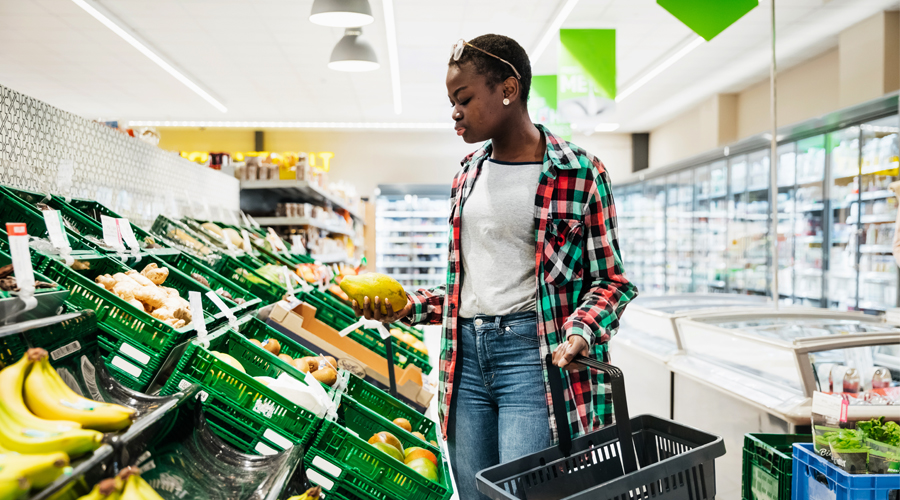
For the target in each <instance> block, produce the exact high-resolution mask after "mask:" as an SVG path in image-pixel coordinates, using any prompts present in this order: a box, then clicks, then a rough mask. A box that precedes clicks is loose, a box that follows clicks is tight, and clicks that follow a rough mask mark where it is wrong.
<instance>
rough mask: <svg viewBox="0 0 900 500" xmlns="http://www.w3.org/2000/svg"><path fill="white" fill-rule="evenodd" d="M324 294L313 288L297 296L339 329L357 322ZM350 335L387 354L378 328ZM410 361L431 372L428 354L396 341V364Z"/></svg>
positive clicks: (357, 340) (317, 314)
mask: <svg viewBox="0 0 900 500" xmlns="http://www.w3.org/2000/svg"><path fill="white" fill-rule="evenodd" d="M323 295H324V294H323V293H322V292H319V291H318V290H313V291H312V292H310V293H302V292H301V293H298V294H297V298H298V299H300V300H302V301H304V302H308V303H309V304H310V305H312V306H313V307H315V308H316V319H318V320H319V321H321V322H323V323H325V324H327V325H329V326H331V327H333V328H335V329H336V330H338V331H340V330H343V329H344V328H347V327H348V326H350V325H352V324H354V323H356V321H357V318H355V317H354V316H353V315H347V314H344V313H343V312H341V311H339V310H335V309H334V308H333V307H331V305H330V304H329V303H328V302H327V301H325V300H324V299H323V298H322V297H323ZM348 337H350V338H351V339H353V340H354V341H356V342H358V343H359V344H360V345H362V346H363V347H365V348H366V349H369V350H370V351H372V352H374V353H376V354H378V355H379V356H381V357H383V358H385V357H386V356H387V350H386V348H385V346H384V339H382V338H381V335H380V334H379V333H378V331H377V330H368V329H364V328H357V329H356V330H354V331H352V332H350V333H349V334H348ZM410 363H411V364H413V365H415V366H417V367H419V369H421V370H422V373H423V374H425V375H428V374H429V373H431V370H432V366H431V362H430V361H429V360H428V358H427V357H426V356H423V355H422V354H420V353H419V352H418V351H414V350H412V349H407V348H406V347H404V346H402V345H399V343H398V342H395V343H394V364H395V365H396V366H398V367H400V368H406V367H407V366H409V364H410Z"/></svg>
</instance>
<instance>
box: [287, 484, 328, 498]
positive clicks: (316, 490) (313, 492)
mask: <svg viewBox="0 0 900 500" xmlns="http://www.w3.org/2000/svg"><path fill="white" fill-rule="evenodd" d="M321 494H322V488H320V487H318V486H316V487H313V488H310V489H308V490H306V493H304V494H302V495H297V496H293V497H291V498H288V500H319V495H321Z"/></svg>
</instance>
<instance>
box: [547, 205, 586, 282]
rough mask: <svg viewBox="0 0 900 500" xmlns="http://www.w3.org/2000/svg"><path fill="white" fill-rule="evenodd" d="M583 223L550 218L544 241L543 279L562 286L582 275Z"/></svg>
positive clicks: (578, 278)
mask: <svg viewBox="0 0 900 500" xmlns="http://www.w3.org/2000/svg"><path fill="white" fill-rule="evenodd" d="M583 248H584V224H583V223H582V222H581V221H580V220H575V219H550V222H549V223H548V224H547V231H546V236H545V241H544V255H543V256H542V263H543V268H544V281H546V282H547V283H549V284H551V285H554V286H556V287H564V286H566V285H568V284H569V283H571V282H572V281H573V280H580V279H581V278H582V277H583V276H584V266H583V265H582V263H581V255H582V253H583V251H584V250H583Z"/></svg>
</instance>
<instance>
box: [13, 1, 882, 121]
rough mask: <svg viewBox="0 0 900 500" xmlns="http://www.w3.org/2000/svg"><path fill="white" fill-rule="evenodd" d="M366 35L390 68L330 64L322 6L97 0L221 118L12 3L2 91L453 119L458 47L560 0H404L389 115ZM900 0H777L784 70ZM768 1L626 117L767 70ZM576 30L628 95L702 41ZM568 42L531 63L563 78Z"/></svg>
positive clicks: (676, 25)
mask: <svg viewBox="0 0 900 500" xmlns="http://www.w3.org/2000/svg"><path fill="white" fill-rule="evenodd" d="M370 1H371V4H372V10H373V12H374V13H375V16H376V19H377V20H376V22H375V23H374V24H372V25H370V26H368V27H366V28H364V30H363V31H364V36H365V37H366V38H367V39H368V40H369V41H370V42H371V43H372V45H373V46H374V47H375V50H376V52H377V54H378V57H379V60H380V61H381V63H382V67H381V69H379V70H377V71H374V72H371V73H362V74H346V73H339V72H335V71H330V70H328V69H327V68H326V64H327V62H328V57H329V55H330V53H331V49H332V47H333V46H334V45H335V43H337V41H338V40H339V39H340V37H341V34H342V30H339V29H333V28H325V27H321V26H317V25H314V24H312V23H310V22H309V21H308V19H307V18H308V16H309V10H310V7H311V5H312V0H152V1H151V0H99V3H101V4H102V6H103V7H105V8H106V9H107V10H109V11H110V12H112V13H113V14H114V15H115V16H117V17H118V18H119V19H120V20H121V21H122V22H123V23H124V24H126V25H127V26H128V27H129V28H131V29H132V30H134V31H135V32H136V33H137V34H139V35H140V36H141V37H142V38H143V39H144V40H146V41H147V42H149V43H150V44H151V45H152V46H153V47H154V48H155V49H156V50H157V51H158V52H160V53H161V54H163V55H164V56H166V57H167V58H168V59H169V60H171V61H173V62H174V63H175V64H177V65H178V66H180V67H181V68H182V69H184V70H185V72H186V73H187V74H189V75H190V76H191V78H193V79H194V80H195V81H196V82H198V83H199V84H200V85H201V86H203V87H204V88H206V89H208V90H209V91H210V92H211V93H212V94H213V95H214V96H215V97H216V98H218V99H219V100H220V101H222V102H223V103H224V104H225V105H226V106H227V107H228V112H227V113H221V112H219V111H218V110H216V109H215V108H213V107H212V106H211V105H210V104H208V103H207V102H206V101H204V100H203V99H201V98H200V97H199V96H197V95H196V94H194V93H193V92H192V91H190V90H189V89H188V88H187V87H185V86H184V85H182V84H181V83H179V82H178V81H176V80H175V79H174V78H173V77H172V76H170V75H169V74H167V73H166V72H164V71H163V70H162V69H160V68H159V67H158V66H156V65H155V64H154V63H153V62H151V61H150V60H149V59H147V58H146V57H145V56H143V55H142V54H140V53H139V52H138V51H137V50H135V49H134V48H133V47H131V46H130V45H128V44H127V43H125V42H124V41H123V40H122V39H120V38H119V37H118V36H116V35H115V34H114V33H113V32H111V31H110V30H108V29H107V28H105V27H104V26H102V25H101V24H100V23H99V22H98V21H97V20H95V19H94V18H92V17H90V16H89V15H88V14H87V13H86V12H85V11H83V10H82V9H81V8H79V7H78V6H77V5H76V4H75V3H73V2H72V1H71V0H0V22H2V26H3V28H2V29H0V84H2V85H6V86H9V87H11V88H13V89H16V90H18V91H21V92H24V93H26V94H29V95H32V96H35V97H37V98H39V99H42V100H44V101H47V102H49V103H51V104H53V105H56V106H59V107H61V108H63V109H66V110H69V111H72V112H75V113H77V114H80V115H83V116H86V117H89V118H105V119H131V120H229V121H248V120H253V121H264V120H266V121H268V120H271V121H332V122H335V121H336V122H345V121H347V122H359V121H366V122H386V121H399V122H444V121H449V118H450V108H449V105H448V102H447V98H446V89H445V87H444V76H445V74H446V65H447V60H448V57H449V51H450V46H451V45H452V44H453V43H454V42H455V41H456V40H457V39H458V38H466V39H468V38H472V37H475V36H477V35H481V34H484V33H491V32H493V33H501V34H504V35H507V36H511V37H512V38H514V39H516V40H518V41H519V42H520V43H521V44H522V45H523V46H524V47H525V48H526V50H529V51H531V50H532V48H533V47H534V46H535V44H536V43H537V41H538V40H539V38H540V37H541V35H542V34H543V32H544V31H545V30H546V27H547V25H548V24H549V23H550V21H551V19H552V18H553V16H554V14H555V13H556V12H557V10H558V9H559V7H560V6H561V4H562V3H563V1H564V0H453V1H438V0H394V11H395V13H396V26H397V38H398V47H399V61H400V80H401V85H402V86H401V91H402V104H403V113H402V114H401V115H396V114H394V112H393V101H392V93H391V80H390V71H389V68H388V55H387V49H386V47H387V43H386V39H385V36H386V35H385V29H384V22H383V19H382V18H383V15H382V8H383V6H382V3H381V0H370ZM896 6H897V0H831V1H828V0H778V2H777V17H778V32H779V40H780V43H783V44H784V45H783V46H784V47H785V49H784V50H779V58H780V59H781V60H780V62H779V64H780V65H781V67H788V66H790V65H792V64H795V63H797V62H800V61H803V60H805V59H809V58H811V57H814V56H816V55H818V54H820V53H821V52H823V51H825V50H828V49H829V48H831V47H834V46H835V45H836V44H837V33H838V32H839V31H840V30H841V29H844V28H846V27H848V26H850V25H852V24H854V23H855V22H858V21H859V20H862V19H864V18H866V17H868V16H870V15H872V14H874V13H875V12H878V11H879V10H884V9H888V8H892V7H893V8H896ZM768 9H769V3H768V1H763V2H761V3H760V7H758V8H757V9H755V10H754V11H752V12H751V13H749V14H748V15H747V16H745V17H744V18H743V19H741V20H739V21H738V22H737V23H735V25H733V26H732V27H730V28H729V29H728V30H726V31H725V32H724V33H722V34H721V35H719V36H718V37H717V38H715V39H714V40H713V41H712V42H709V43H705V44H703V45H702V46H700V47H699V48H697V49H696V50H694V51H693V52H692V53H690V54H689V55H688V56H686V57H684V58H683V59H682V60H680V61H679V62H677V63H676V64H675V65H674V66H672V67H671V68H669V69H667V70H666V71H665V72H663V73H662V74H660V75H659V76H658V77H656V78H655V79H654V80H652V81H651V82H650V83H649V84H647V85H645V86H644V87H643V88H641V89H640V90H639V91H637V92H635V93H634V94H632V95H631V96H629V97H628V98H627V99H625V100H624V101H623V102H622V103H620V105H619V108H618V118H619V121H620V122H621V123H622V129H621V130H622V131H629V130H646V129H649V128H652V127H653V126H655V125H658V124H659V123H661V122H662V121H664V120H666V119H668V118H671V117H672V116H674V114H676V113H678V112H681V111H683V110H684V109H686V108H687V107H688V106H690V105H693V104H694V103H696V102H698V101H700V100H702V99H703V98H705V97H708V96H709V95H711V94H713V93H716V92H733V91H738V90H741V89H743V88H745V87H747V86H749V85H751V84H753V83H755V82H757V81H759V80H760V79H762V78H764V77H765V76H766V75H767V72H768V62H767V59H766V57H767V50H768V47H769V45H768V44H769V24H768V23H769V13H768ZM563 27H565V28H615V29H616V30H617V41H616V43H617V59H618V75H617V77H618V81H619V88H620V89H622V88H624V86H626V85H627V84H628V83H630V82H632V81H634V80H635V79H636V78H638V77H640V76H641V75H642V74H643V73H644V72H646V71H647V70H648V69H649V68H652V67H653V66H654V65H655V64H656V63H657V62H658V61H659V60H661V59H662V58H664V57H665V56H666V55H667V54H669V53H671V51H672V49H673V48H675V47H677V46H679V44H682V43H684V41H685V40H686V39H688V38H689V37H692V36H693V35H692V33H691V31H690V30H689V29H688V28H686V27H685V26H684V25H683V24H681V22H679V21H678V20H677V19H675V18H674V17H672V16H671V15H670V14H669V13H668V12H666V11H665V10H663V9H662V8H661V7H659V6H658V5H657V4H656V2H655V0H581V1H580V2H579V3H578V5H577V6H576V8H575V9H574V11H573V12H572V14H571V15H570V16H569V18H568V19H567V21H566V22H565V23H564V25H563ZM556 50H557V47H556V42H554V43H553V44H551V46H550V47H549V48H548V50H547V51H546V52H545V54H544V56H543V57H542V58H541V59H540V60H538V61H536V62H534V73H535V74H550V73H554V72H555V64H556V57H555V55H556Z"/></svg>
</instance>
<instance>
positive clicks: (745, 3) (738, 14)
mask: <svg viewBox="0 0 900 500" xmlns="http://www.w3.org/2000/svg"><path fill="white" fill-rule="evenodd" d="M656 3H658V4H659V5H660V7H662V8H664V9H666V10H667V11H669V13H670V14H672V15H673V16H675V17H676V18H677V19H678V20H679V21H681V22H683V23H684V24H685V26H687V27H688V28H690V29H691V30H692V31H693V32H694V33H696V34H698V35H700V36H701V37H703V39H704V40H706V41H707V42H708V41H710V40H712V39H713V38H715V37H716V35H718V34H719V33H721V32H723V31H725V28H728V27H729V26H731V25H732V24H734V23H735V22H736V21H737V20H738V19H740V18H742V17H744V14H746V13H748V12H750V11H751V10H753V9H755V8H756V6H757V5H759V0H727V1H722V0H657V1H656Z"/></svg>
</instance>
